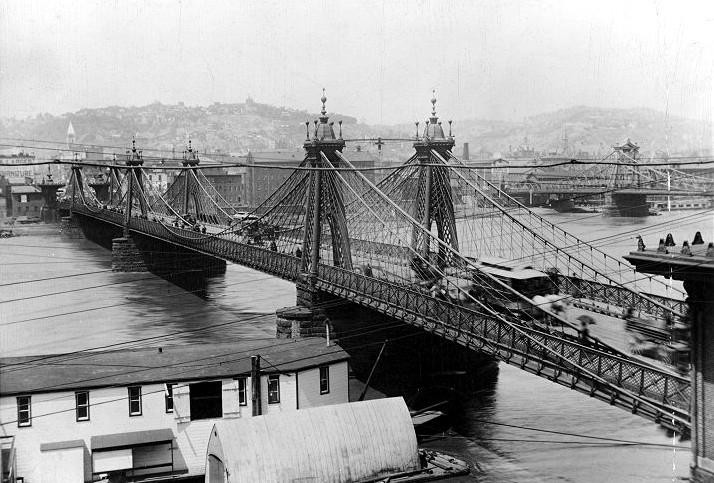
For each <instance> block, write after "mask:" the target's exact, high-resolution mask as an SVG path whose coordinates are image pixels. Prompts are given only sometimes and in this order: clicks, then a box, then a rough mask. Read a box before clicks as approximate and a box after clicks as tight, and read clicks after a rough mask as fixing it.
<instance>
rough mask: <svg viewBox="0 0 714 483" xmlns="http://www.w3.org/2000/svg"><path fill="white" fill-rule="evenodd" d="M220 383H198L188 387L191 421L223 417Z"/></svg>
mask: <svg viewBox="0 0 714 483" xmlns="http://www.w3.org/2000/svg"><path fill="white" fill-rule="evenodd" d="M221 386H222V384H221V381H211V382H198V383H196V384H190V385H189V400H190V404H191V421H194V420H196V419H210V418H220V417H223V393H222V387H221Z"/></svg>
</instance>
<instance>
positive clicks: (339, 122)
mask: <svg viewBox="0 0 714 483" xmlns="http://www.w3.org/2000/svg"><path fill="white" fill-rule="evenodd" d="M337 124H339V125H340V139H342V119H340V120H339V121H337Z"/></svg>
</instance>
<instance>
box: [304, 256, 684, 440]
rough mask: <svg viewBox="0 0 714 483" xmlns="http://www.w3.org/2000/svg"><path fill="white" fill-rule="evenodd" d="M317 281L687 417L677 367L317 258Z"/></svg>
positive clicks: (613, 396)
mask: <svg viewBox="0 0 714 483" xmlns="http://www.w3.org/2000/svg"><path fill="white" fill-rule="evenodd" d="M318 287H319V288H320V289H321V290H324V291H325V292H328V293H332V294H334V295H337V296H340V297H342V298H345V299H347V300H351V301H353V302H355V303H357V304H359V305H362V306H365V307H370V308H372V309H374V310H376V311H378V312H380V313H383V314H385V315H388V316H390V317H395V318H398V319H400V320H403V321H405V322H407V323H410V324H413V325H417V326H419V327H421V328H423V329H425V330H427V331H429V332H433V333H436V334H438V335H441V336H443V337H445V338H447V339H450V340H453V341H455V342H457V343H459V344H461V345H464V346H465V347H468V348H473V349H476V350H479V351H482V352H485V353H488V354H491V355H493V356H495V357H497V358H498V359H500V360H503V361H504V362H507V363H509V364H514V365H517V366H519V367H521V368H522V369H528V370H529V371H531V372H534V373H536V374H538V375H541V376H543V377H548V378H549V379H552V380H554V381H555V382H558V383H560V384H563V385H565V386H569V387H571V388H572V389H575V390H578V391H580V392H584V393H587V394H588V395H590V396H592V397H597V398H598V399H601V400H604V401H608V402H609V403H610V404H613V405H617V406H620V407H623V408H626V409H628V410H630V411H632V412H633V413H638V414H641V415H643V416H646V417H648V418H650V419H652V420H655V421H657V422H660V423H662V424H665V425H667V424H670V423H671V424H672V425H673V426H675V427H679V428H681V427H685V426H687V425H688V424H689V399H690V386H689V380H688V379H687V378H685V377H682V376H679V375H677V374H673V373H670V372H667V371H664V370H658V369H655V368H653V367H651V366H648V365H646V364H640V363H638V362H636V361H633V360H631V359H623V358H621V357H618V356H616V355H613V354H608V353H605V352H602V351H598V350H596V349H593V348H590V347H588V346H585V345H582V344H579V343H577V342H574V341H568V340H565V339H564V338H562V337H561V335H560V334H558V335H553V334H549V333H547V332H543V331H541V330H536V329H533V328H528V327H524V326H521V327H518V328H516V327H514V326H513V325H511V324H508V323H506V322H505V321H502V320H500V319H498V318H492V317H486V316H484V315H483V314H481V313H479V312H477V311H475V310H473V309H470V308H467V307H464V306H460V305H456V304H453V303H451V302H448V301H445V300H441V299H438V298H435V297H431V296H429V295H427V294H425V293H423V292H421V291H418V290H412V289H408V288H406V287H404V286H402V285H398V284H394V283H392V282H389V281H386V280H380V279H376V278H373V277H367V276H364V275H361V274H358V273H355V272H351V271H347V270H344V269H340V268H338V267H329V266H324V265H323V266H321V267H320V273H319V282H318ZM541 344H542V345H543V346H546V347H547V348H548V349H550V350H544V349H543V347H541ZM573 361H576V362H575V363H573ZM583 369H585V370H583ZM621 389H624V391H622V390H621ZM673 421H674V422H673Z"/></svg>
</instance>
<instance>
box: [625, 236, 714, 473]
mask: <svg viewBox="0 0 714 483" xmlns="http://www.w3.org/2000/svg"><path fill="white" fill-rule="evenodd" d="M685 243H687V242H686V241H685V242H684V243H683V244H682V246H681V247H677V246H671V247H669V248H667V247H664V243H661V245H662V247H661V248H656V249H648V248H646V247H645V245H644V243H642V244H641V245H640V246H639V247H638V250H637V251H634V252H630V254H629V255H627V256H626V257H625V259H626V260H627V261H629V262H630V263H632V264H633V265H634V266H635V268H636V270H637V271H638V272H641V273H649V274H655V275H662V276H664V277H667V278H674V279H676V280H683V281H684V289H685V290H686V291H687V295H688V297H687V304H688V306H689V322H690V323H691V342H690V344H691V362H692V365H693V370H692V371H691V379H692V383H691V387H692V402H691V404H690V409H689V411H690V415H691V421H692V453H693V455H692V456H693V458H692V462H691V471H692V481H695V482H706V483H714V243H711V242H710V243H708V244H707V243H705V242H704V240H703V239H702V236H701V234H700V233H699V232H697V234H696V235H695V237H694V240H693V241H692V244H691V246H689V244H688V243H687V244H686V245H685ZM660 250H661V251H660Z"/></svg>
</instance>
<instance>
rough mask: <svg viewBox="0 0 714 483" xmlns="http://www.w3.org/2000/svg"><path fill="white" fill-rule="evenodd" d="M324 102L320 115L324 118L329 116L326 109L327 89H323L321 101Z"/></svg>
mask: <svg viewBox="0 0 714 483" xmlns="http://www.w3.org/2000/svg"><path fill="white" fill-rule="evenodd" d="M320 100H321V101H322V111H320V113H321V114H322V115H323V116H324V115H325V114H327V109H325V103H326V102H327V96H326V95H325V88H324V87H323V88H322V98H321V99H320Z"/></svg>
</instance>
